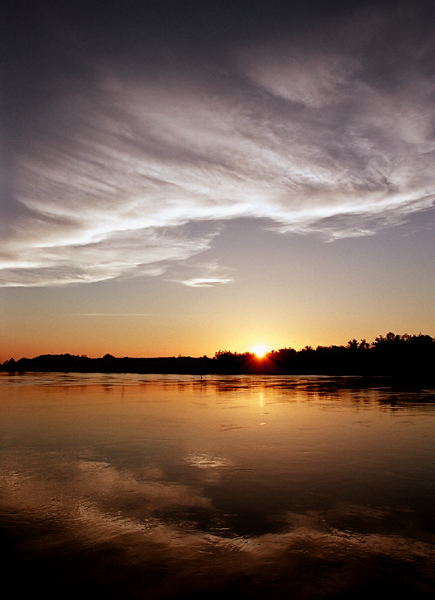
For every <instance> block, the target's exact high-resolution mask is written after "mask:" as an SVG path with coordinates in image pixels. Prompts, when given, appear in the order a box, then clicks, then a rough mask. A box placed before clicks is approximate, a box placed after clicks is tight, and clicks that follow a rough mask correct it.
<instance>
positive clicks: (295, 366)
mask: <svg viewBox="0 0 435 600" xmlns="http://www.w3.org/2000/svg"><path fill="white" fill-rule="evenodd" d="M0 370H1V371H6V372H18V373H22V372H32V371H34V372H50V371H51V372H77V373H139V374H140V373H143V374H191V375H236V374H261V375H336V376H340V375H357V376H361V375H363V376H387V377H394V378H398V379H401V380H406V379H410V380H418V381H426V380H431V381H433V380H435V338H432V337H431V336H429V335H423V334H419V335H412V336H410V335H408V334H404V335H395V334H393V333H391V332H390V333H388V334H387V335H386V336H379V337H377V338H376V339H375V341H374V342H372V343H367V342H366V341H365V340H361V341H360V342H358V341H357V340H355V339H354V340H350V341H349V342H348V344H347V345H346V346H318V347H317V348H315V349H314V348H312V347H310V346H306V347H305V348H303V349H302V350H299V351H296V350H294V349H292V348H283V349H281V350H277V351H271V352H269V353H267V354H266V355H265V356H264V357H261V358H259V357H257V356H256V355H255V354H254V353H251V352H245V353H234V352H229V351H219V352H216V354H215V356H214V357H213V358H209V357H207V356H202V357H198V358H196V357H190V356H178V357H175V356H172V357H155V358H131V357H123V358H117V357H115V356H112V355H110V354H106V355H105V356H104V357H102V358H88V357H87V356H78V355H71V354H57V355H54V354H45V355H41V356H37V357H35V358H30V359H29V358H20V359H19V360H18V361H15V360H14V359H10V360H9V361H6V362H4V363H3V364H2V365H1V366H0Z"/></svg>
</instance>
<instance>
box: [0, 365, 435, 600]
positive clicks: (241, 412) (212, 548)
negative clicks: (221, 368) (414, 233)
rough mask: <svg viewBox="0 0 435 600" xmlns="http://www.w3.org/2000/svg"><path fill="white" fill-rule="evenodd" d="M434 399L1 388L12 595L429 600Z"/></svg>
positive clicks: (109, 379) (279, 390)
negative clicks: (390, 596) (399, 596)
mask: <svg viewBox="0 0 435 600" xmlns="http://www.w3.org/2000/svg"><path fill="white" fill-rule="evenodd" d="M434 399H435V390H420V391H418V392H417V391H403V390H402V391H400V390H392V389H389V388H382V387H373V386H372V387H363V386H362V380H360V379H358V378H353V379H352V378H328V377H261V376H250V377H246V376H240V377H220V378H216V377H204V378H203V379H202V380H201V379H200V378H199V377H190V376H182V377H179V376H146V375H145V376H144V375H87V374H85V375H82V374H77V375H75V374H27V375H8V374H5V373H2V374H0V458H1V461H0V486H1V487H0V535H1V544H0V552H1V559H2V563H1V564H2V578H3V586H5V583H7V582H11V583H12V584H13V586H14V591H15V593H19V592H24V591H28V590H31V591H32V593H35V592H37V591H41V592H43V593H44V595H45V597H52V598H54V597H56V598H58V597H62V596H64V595H65V593H67V592H68V593H71V594H80V595H81V596H82V597H98V596H101V597H103V596H104V597H110V598H146V599H160V598H202V597H208V598H214V597H216V598H217V597H218V596H219V597H221V595H222V594H223V593H229V592H230V591H234V592H235V593H237V595H238V596H239V597H242V598H244V597H246V598H270V597H273V598H297V599H299V598H301V599H305V598H307V599H314V598H347V597H349V598H359V597H360V598H365V597H367V595H368V594H372V593H375V592H381V593H399V592H400V591H401V592H402V593H405V596H406V597H412V598H416V597H417V598H419V597H421V598H426V597H428V598H429V597H435V511H434V501H435V443H434V441H435V402H434Z"/></svg>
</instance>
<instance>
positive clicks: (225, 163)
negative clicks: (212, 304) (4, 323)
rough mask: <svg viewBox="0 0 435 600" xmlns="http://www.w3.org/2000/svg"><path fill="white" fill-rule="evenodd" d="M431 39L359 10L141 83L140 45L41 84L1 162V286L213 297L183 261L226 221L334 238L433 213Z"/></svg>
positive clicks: (220, 279) (217, 276)
mask: <svg viewBox="0 0 435 600" xmlns="http://www.w3.org/2000/svg"><path fill="white" fill-rule="evenodd" d="M409 24H412V25H413V27H409V26H408V27H406V25H409ZM405 32H406V34H405ZM434 41H435V40H434V36H433V30H432V31H431V30H427V28H425V27H424V24H423V23H422V21H421V19H420V15H419V14H417V13H416V14H414V13H410V14H408V13H406V14H404V13H403V12H399V11H398V12H396V13H393V14H390V13H389V14H386V13H382V12H381V11H379V10H372V11H365V12H356V13H354V14H352V15H350V16H349V15H348V16H347V17H346V18H344V17H343V18H341V19H339V20H336V19H335V20H332V19H331V20H330V21H325V22H323V24H322V30H320V29H319V28H318V27H317V26H316V27H315V26H312V27H310V28H305V29H303V31H301V32H299V34H298V35H295V36H293V37H292V38H291V39H287V38H279V39H275V38H270V39H264V40H261V41H259V42H258V43H255V44H254V43H252V42H250V41H246V40H245V41H242V42H240V44H234V43H233V44H231V45H224V44H222V45H221V47H220V51H221V54H220V55H219V58H216V57H214V58H213V57H210V56H209V55H208V56H205V57H204V58H203V59H202V58H198V59H197V60H196V61H194V62H192V61H187V59H185V58H184V57H183V55H181V56H179V57H177V58H174V56H175V53H170V52H169V53H167V54H164V53H160V54H159V56H158V59H157V60H158V66H156V67H155V68H154V69H152V70H150V69H149V68H148V66H149V64H150V63H151V62H152V60H153V56H154V54H155V52H156V48H154V47H153V48H151V49H150V48H141V49H140V52H139V53H138V55H136V58H135V61H132V58H131V56H127V57H121V56H116V55H115V56H113V55H111V56H110V57H106V58H105V60H104V61H101V60H99V61H96V59H95V57H94V56H89V57H86V61H85V64H86V72H85V71H83V72H81V73H80V74H79V75H76V76H75V77H74V78H71V77H69V78H67V76H66V75H65V74H64V73H60V74H59V73H57V74H56V76H55V77H53V78H52V79H51V80H50V84H51V88H50V89H51V96H50V98H49V99H46V100H45V101H44V103H42V106H38V107H37V108H35V109H34V110H33V112H32V113H31V114H30V115H29V116H28V117H27V123H28V126H27V128H25V131H24V132H23V131H20V132H19V134H18V133H17V136H18V137H17V141H16V143H15V145H14V147H13V148H12V150H11V152H12V156H11V157H10V160H8V170H7V177H6V178H5V179H7V185H5V186H4V190H5V191H4V198H3V199H2V206H3V217H2V231H3V242H2V248H1V250H0V285H2V286H54V285H68V284H78V283H91V282H96V281H104V280H109V279H115V278H123V277H134V276H139V275H140V276H142V275H148V276H161V277H165V278H168V279H171V280H175V281H180V282H181V283H184V284H185V285H189V286H193V287H204V286H211V285H215V284H219V283H229V282H230V281H231V279H232V278H231V277H230V276H228V274H227V273H226V272H225V268H224V267H222V269H220V268H217V267H216V263H215V262H213V261H211V262H209V263H207V261H206V260H202V261H200V262H198V260H197V258H198V259H199V255H200V254H201V253H203V252H204V251H205V250H209V249H210V248H212V246H213V239H214V237H215V236H216V235H218V234H219V230H220V227H221V224H222V223H223V222H225V221H227V220H230V219H234V218H241V217H244V218H252V219H267V220H268V221H269V223H270V227H271V228H272V229H275V230H277V231H280V232H282V233H285V232H292V233H301V234H308V233H316V234H321V235H324V236H325V237H326V238H327V239H336V238H339V237H349V236H360V235H370V234H373V233H375V232H376V231H377V230H378V229H380V228H383V227H387V226H391V225H395V224H397V223H400V222H403V220H405V219H406V218H407V216H408V215H410V214H412V213H414V212H416V211H421V210H425V209H427V208H429V207H431V206H432V205H433V203H434V199H435V177H434V173H433V164H434V156H435V155H434V153H435V137H434V124H435V121H434V117H435V111H434V108H433V106H435V104H434V102H433V100H434V97H435V77H434V75H435V73H434V70H433V67H432V65H433V64H435V62H434V61H433V59H434V56H433V54H434V48H435V44H434ZM153 53H154V54H153ZM137 56H139V58H137ZM81 60H82V62H83V59H81ZM90 74H91V75H90ZM40 83H41V85H42V84H44V83H46V82H44V81H42V82H40ZM20 136H21V137H20ZM185 261H187V262H185ZM189 261H190V264H191V265H195V266H194V267H192V268H193V272H191V273H190V274H189V273H187V274H186V273H182V271H186V270H188V268H189ZM195 261H196V263H195ZM183 262H185V264H184V265H183ZM201 265H202V266H203V267H204V268H203V270H202V271H201V272H199V270H200V266H201ZM177 270H180V271H179V273H178V276H177V275H175V276H174V273H177Z"/></svg>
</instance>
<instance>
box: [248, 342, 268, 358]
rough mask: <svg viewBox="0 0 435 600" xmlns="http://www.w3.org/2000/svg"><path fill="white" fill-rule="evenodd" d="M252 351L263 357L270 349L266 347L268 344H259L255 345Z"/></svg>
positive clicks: (258, 356)
mask: <svg viewBox="0 0 435 600" xmlns="http://www.w3.org/2000/svg"><path fill="white" fill-rule="evenodd" d="M252 352H253V353H254V354H255V356H256V357H257V358H263V356H264V355H265V354H266V352H268V349H267V348H266V346H263V345H262V344H257V346H254V347H253V348H252Z"/></svg>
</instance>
